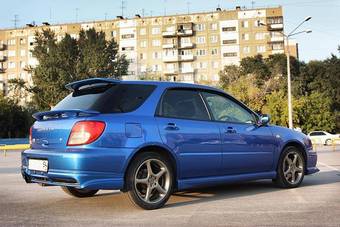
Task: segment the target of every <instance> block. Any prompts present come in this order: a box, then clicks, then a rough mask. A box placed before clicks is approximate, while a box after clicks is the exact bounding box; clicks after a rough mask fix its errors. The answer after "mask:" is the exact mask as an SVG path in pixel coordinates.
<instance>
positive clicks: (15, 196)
mask: <svg viewBox="0 0 340 227" xmlns="http://www.w3.org/2000/svg"><path fill="white" fill-rule="evenodd" d="M318 154H319V162H318V167H319V168H320V170H321V171H320V172H319V173H317V174H315V175H311V176H306V177H305V180H304V182H303V184H302V186H301V187H300V188H297V189H290V190H283V189H279V188H276V187H275V186H274V185H273V184H272V182H271V181H270V180H263V181H255V182H247V183H242V184H236V185H235V184H234V185H225V186H220V187H214V188H205V189H197V190H192V191H186V192H179V193H176V194H175V195H173V196H172V197H171V198H170V200H169V202H168V203H167V205H166V206H165V207H164V208H163V209H159V210H153V211H145V210H141V209H138V208H135V207H134V206H132V205H131V204H130V202H129V201H128V198H127V196H126V195H125V194H123V193H120V192H118V191H101V192H100V193H98V195H97V196H95V197H92V198H85V199H76V198H72V197H69V196H68V195H67V194H65V193H64V192H63V191H62V190H61V189H60V188H59V187H40V186H39V185H37V184H26V183H25V182H24V181H23V179H22V178H21V175H20V173H19V166H20V152H19V151H11V152H8V153H7V156H6V157H5V156H4V155H3V154H2V153H0V180H1V183H0V226H13V225H25V226H37V225H41V226H46V225H50V226H61V225H63V226H83V225H87V226H103V225H105V226H108V225H109V226H110V225H119V226H135V225H139V226H172V225H176V226H259V225H261V226H263V225H268V226H301V225H307V226H339V225H340V147H339V146H338V148H337V150H336V151H333V150H331V148H330V147H329V148H319V149H318Z"/></svg>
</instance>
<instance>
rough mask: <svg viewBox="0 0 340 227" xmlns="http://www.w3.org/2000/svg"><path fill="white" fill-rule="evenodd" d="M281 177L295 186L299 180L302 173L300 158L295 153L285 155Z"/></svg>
mask: <svg viewBox="0 0 340 227" xmlns="http://www.w3.org/2000/svg"><path fill="white" fill-rule="evenodd" d="M282 168H283V175H284V177H285V179H286V180H287V181H288V182H290V183H292V184H296V183H298V182H299V181H300V180H301V177H302V173H303V166H302V158H301V156H300V154H299V153H297V152H296V151H291V152H289V153H287V154H286V156H285V158H284V161H283V167H282Z"/></svg>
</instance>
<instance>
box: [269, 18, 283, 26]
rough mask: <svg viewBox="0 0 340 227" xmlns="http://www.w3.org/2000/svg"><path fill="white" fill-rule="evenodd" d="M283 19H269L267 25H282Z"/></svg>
mask: <svg viewBox="0 0 340 227" xmlns="http://www.w3.org/2000/svg"><path fill="white" fill-rule="evenodd" d="M282 23H283V17H268V18H267V24H282Z"/></svg>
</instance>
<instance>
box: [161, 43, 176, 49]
mask: <svg viewBox="0 0 340 227" xmlns="http://www.w3.org/2000/svg"><path fill="white" fill-rule="evenodd" d="M162 47H163V49H171V48H175V47H176V46H175V44H173V43H167V44H163V46H162Z"/></svg>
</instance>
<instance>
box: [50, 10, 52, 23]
mask: <svg viewBox="0 0 340 227" xmlns="http://www.w3.org/2000/svg"><path fill="white" fill-rule="evenodd" d="M50 22H52V8H50Z"/></svg>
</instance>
